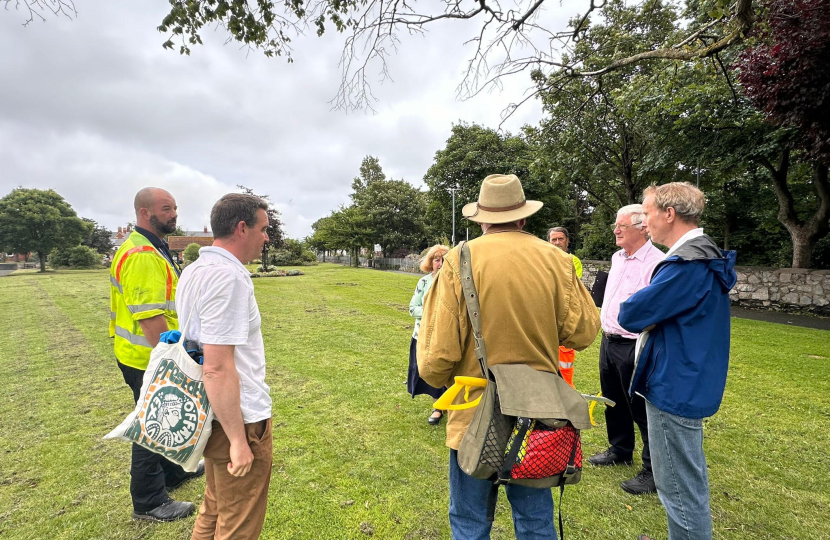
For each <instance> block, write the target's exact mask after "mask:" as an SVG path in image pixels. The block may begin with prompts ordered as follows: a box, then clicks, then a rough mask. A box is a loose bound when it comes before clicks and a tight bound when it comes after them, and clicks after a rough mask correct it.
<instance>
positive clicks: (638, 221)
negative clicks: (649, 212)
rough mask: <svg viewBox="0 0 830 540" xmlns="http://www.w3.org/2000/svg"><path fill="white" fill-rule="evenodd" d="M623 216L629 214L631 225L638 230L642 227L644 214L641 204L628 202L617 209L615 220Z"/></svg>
mask: <svg viewBox="0 0 830 540" xmlns="http://www.w3.org/2000/svg"><path fill="white" fill-rule="evenodd" d="M623 216H631V225H632V226H633V227H634V228H635V229H637V230H640V229H642V228H643V217H644V214H643V205H642V204H629V205H628V206H623V207H622V208H620V209H619V210H617V220H619V219H620V218H621V217H623Z"/></svg>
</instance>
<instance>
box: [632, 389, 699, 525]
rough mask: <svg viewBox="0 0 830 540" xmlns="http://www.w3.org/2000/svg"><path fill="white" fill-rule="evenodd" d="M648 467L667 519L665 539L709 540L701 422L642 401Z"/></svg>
mask: <svg viewBox="0 0 830 540" xmlns="http://www.w3.org/2000/svg"><path fill="white" fill-rule="evenodd" d="M646 414H647V415H648V433H649V446H650V449H651V465H652V469H653V472H654V483H655V484H656V485H657V495H658V496H659V497H660V502H661V503H663V507H664V508H665V509H666V514H667V516H668V520H669V540H712V513H711V511H710V510H709V474H708V473H707V471H706V456H705V455H704V454H703V420H701V419H699V418H684V417H682V416H676V415H674V414H670V413H667V412H665V411H661V410H660V409H658V408H657V407H655V406H654V405H652V404H651V403H649V402H648V401H646Z"/></svg>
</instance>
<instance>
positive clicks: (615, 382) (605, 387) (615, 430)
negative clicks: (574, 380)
mask: <svg viewBox="0 0 830 540" xmlns="http://www.w3.org/2000/svg"><path fill="white" fill-rule="evenodd" d="M634 346H635V342H634V340H625V341H622V340H617V339H612V338H608V337H607V336H606V335H603V336H602V343H601V344H600V347H599V383H600V388H602V395H603V396H605V397H607V398H608V399H612V400H614V401H616V402H617V405H616V406H615V407H606V408H605V428H606V430H607V431H608V443H609V444H610V445H611V449H612V450H614V452H616V453H617V454H618V455H619V456H621V457H623V458H630V457H631V456H632V455H633V454H634V424H637V427H638V428H640V435H641V436H642V438H643V468H644V469H645V470H647V471H650V470H651V452H650V451H649V448H648V420H647V419H646V401H645V399H643V397H642V396H639V395H637V394H635V395H633V396H630V395H629V394H628V388H629V386H631V377H632V376H633V375H634Z"/></svg>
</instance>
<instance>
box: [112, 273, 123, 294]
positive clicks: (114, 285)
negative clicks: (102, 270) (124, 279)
mask: <svg viewBox="0 0 830 540" xmlns="http://www.w3.org/2000/svg"><path fill="white" fill-rule="evenodd" d="M110 283H112V286H113V287H115V288H116V289H118V292H120V293H121V294H124V289H123V288H122V287H121V284H120V283H118V280H117V279H115V278H114V277H112V276H110Z"/></svg>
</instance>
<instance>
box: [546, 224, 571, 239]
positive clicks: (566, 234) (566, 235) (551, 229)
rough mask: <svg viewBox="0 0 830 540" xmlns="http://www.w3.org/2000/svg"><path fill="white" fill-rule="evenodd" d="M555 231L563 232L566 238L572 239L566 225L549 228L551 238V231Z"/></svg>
mask: <svg viewBox="0 0 830 540" xmlns="http://www.w3.org/2000/svg"><path fill="white" fill-rule="evenodd" d="M555 232H561V233H562V234H564V235H565V240H567V241H569V242H570V241H571V235H570V234H568V229H566V228H565V227H551V228H550V229H548V238H550V233H555Z"/></svg>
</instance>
